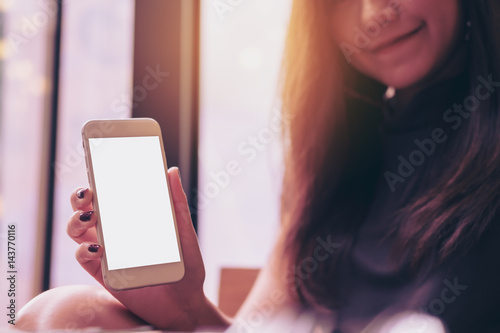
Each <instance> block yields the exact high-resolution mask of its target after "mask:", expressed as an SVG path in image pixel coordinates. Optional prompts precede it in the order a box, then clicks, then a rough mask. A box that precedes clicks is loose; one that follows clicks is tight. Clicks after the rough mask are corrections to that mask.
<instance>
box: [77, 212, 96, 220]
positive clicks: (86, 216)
mask: <svg viewBox="0 0 500 333" xmlns="http://www.w3.org/2000/svg"><path fill="white" fill-rule="evenodd" d="M92 214H94V212H93V211H92V210H91V211H89V212H85V213H81V214H80V221H82V222H88V221H90V219H91V218H92Z"/></svg>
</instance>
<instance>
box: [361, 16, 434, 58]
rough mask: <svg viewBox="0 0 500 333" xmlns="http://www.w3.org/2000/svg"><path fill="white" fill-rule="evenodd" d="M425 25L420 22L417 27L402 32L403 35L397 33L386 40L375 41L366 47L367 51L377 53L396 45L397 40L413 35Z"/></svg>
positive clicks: (400, 40)
mask: <svg viewBox="0 0 500 333" xmlns="http://www.w3.org/2000/svg"><path fill="white" fill-rule="evenodd" d="M424 26H425V23H422V24H421V25H419V26H418V27H417V28H415V29H413V30H411V31H410V32H408V33H406V34H403V35H399V36H397V37H392V38H388V39H386V40H383V41H381V42H379V43H375V45H373V46H372V47H370V48H368V49H367V51H368V52H370V53H378V52H380V51H382V50H384V49H386V48H388V47H391V46H393V45H396V44H398V43H399V42H402V41H404V40H406V39H408V38H410V37H412V36H414V35H416V34H417V33H418V32H419V31H420V30H422V29H423V28H424Z"/></svg>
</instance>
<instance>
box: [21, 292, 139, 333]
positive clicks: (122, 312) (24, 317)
mask: <svg viewBox="0 0 500 333" xmlns="http://www.w3.org/2000/svg"><path fill="white" fill-rule="evenodd" d="M145 324H146V323H144V322H143V321H142V320H141V319H139V318H138V317H136V316H135V315H134V314H132V313H131V312H130V311H128V310H127V308H126V307H125V306H124V305H123V304H121V303H120V302H119V301H117V300H116V299H115V298H114V297H113V296H112V295H111V294H110V293H109V292H108V291H106V290H105V289H104V288H102V287H99V286H64V287H58V288H54V289H50V290H47V291H46V292H43V293H41V294H40V295H38V296H37V297H35V298H33V299H32V300H31V301H30V302H28V303H27V304H26V305H25V306H24V307H23V308H22V309H21V310H20V311H19V317H18V320H17V321H16V327H17V328H20V329H24V330H40V329H66V330H73V329H79V328H85V327H102V328H109V329H111V328H130V327H137V326H141V325H145Z"/></svg>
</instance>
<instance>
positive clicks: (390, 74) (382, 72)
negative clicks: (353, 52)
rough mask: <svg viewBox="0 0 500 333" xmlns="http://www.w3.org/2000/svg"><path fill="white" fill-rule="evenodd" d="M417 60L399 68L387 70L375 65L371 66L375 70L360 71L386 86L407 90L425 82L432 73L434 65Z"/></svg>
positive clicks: (392, 67) (391, 67) (395, 66)
mask: <svg viewBox="0 0 500 333" xmlns="http://www.w3.org/2000/svg"><path fill="white" fill-rule="evenodd" d="M415 60H416V61H410V62H405V63H404V64H401V65H399V66H397V65H393V66H390V67H388V68H387V69H384V67H383V66H380V65H374V66H370V68H372V69H373V70H369V69H368V68H366V67H365V68H363V69H361V68H360V69H359V70H360V71H361V72H362V73H364V74H365V75H367V76H369V77H371V78H373V79H374V80H376V81H379V82H380V83H382V84H384V85H386V86H390V87H394V88H396V89H406V88H410V87H412V86H415V85H419V84H421V83H423V82H425V80H426V79H427V78H428V77H429V75H430V73H431V72H432V65H429V63H428V62H425V61H422V60H419V59H415ZM431 63H432V62H431Z"/></svg>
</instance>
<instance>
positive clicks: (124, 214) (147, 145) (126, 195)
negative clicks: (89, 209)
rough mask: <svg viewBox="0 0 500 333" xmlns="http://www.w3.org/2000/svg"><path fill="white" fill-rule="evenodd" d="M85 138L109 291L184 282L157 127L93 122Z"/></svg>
mask: <svg viewBox="0 0 500 333" xmlns="http://www.w3.org/2000/svg"><path fill="white" fill-rule="evenodd" d="M82 137H83V147H84V151H85V161H86V163H87V174H88V178H89V184H90V188H91V189H92V190H93V192H94V196H93V205H94V213H95V214H96V216H97V225H96V230H97V239H98V241H99V243H100V244H102V245H103V247H104V255H103V257H102V261H101V267H102V274H103V277H104V282H105V284H106V286H107V287H108V288H110V289H112V290H117V291H118V290H126V289H133V288H141V287H147V286H154V285H160V284H166V283H172V282H176V281H179V280H181V279H182V277H183V276H184V261H183V258H182V251H181V244H180V240H179V233H178V230H177V222H176V219H175V211H174V207H173V203H172V194H171V191H170V184H169V181H168V173H167V170H168V168H167V160H166V157H165V152H164V148H163V141H162V137H161V130H160V126H159V125H158V123H157V122H156V121H155V120H153V119H149V118H135V119H120V120H91V121H88V122H86V123H85V124H84V125H83V127H82Z"/></svg>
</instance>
